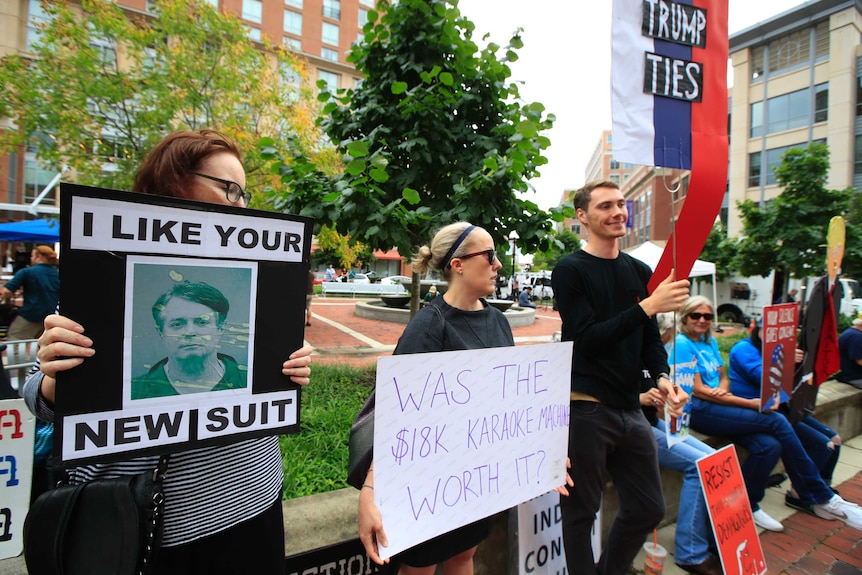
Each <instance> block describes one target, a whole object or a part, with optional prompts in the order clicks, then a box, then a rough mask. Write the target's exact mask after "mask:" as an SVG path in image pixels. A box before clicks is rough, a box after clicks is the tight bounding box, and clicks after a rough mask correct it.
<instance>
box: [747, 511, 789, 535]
mask: <svg viewBox="0 0 862 575" xmlns="http://www.w3.org/2000/svg"><path fill="white" fill-rule="evenodd" d="M752 515H753V516H754V524H755V525H757V526H758V527H762V528H764V529H766V530H767V531H778V532H781V531H784V525H782V524H781V523H779V522H778V521H776V520H775V519H773V518H772V517H770V516H769V515H768V514H767V513H766V511H764V510H763V509H758V510H757V511H755V512H754V513H753V514H752Z"/></svg>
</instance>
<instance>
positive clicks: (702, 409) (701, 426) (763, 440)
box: [691, 397, 832, 511]
mask: <svg viewBox="0 0 862 575" xmlns="http://www.w3.org/2000/svg"><path fill="white" fill-rule="evenodd" d="M691 426H692V427H693V428H694V429H696V430H697V431H699V432H701V433H706V434H708V435H722V436H724V437H728V438H730V439H731V440H733V442H734V443H739V444H740V445H742V446H743V447H745V448H746V449H748V451H749V452H750V455H749V457H748V459H746V460H745V463H743V464H742V476H743V477H744V478H745V488H746V491H748V499H749V501H750V502H751V508H752V510H754V511H756V510H757V509H758V508H759V503H760V501H761V500H762V499H763V494H764V492H765V490H766V482H767V480H768V479H769V474H770V473H771V472H772V469H773V468H774V467H775V464H776V463H777V462H778V455H780V456H781V460H782V461H783V462H784V469H785V470H786V471H787V475H789V476H790V481H792V482H793V487H794V489H796V492H797V493H798V494H799V497H800V499H802V500H803V501H804V502H805V503H809V504H813V503H825V502H826V501H829V499H830V498H831V497H832V489H830V488H829V486H828V485H826V483H825V482H824V481H823V479H822V478H821V477H820V471H819V470H818V469H817V466H816V465H815V464H814V462H813V461H811V458H810V457H808V454H807V453H806V452H805V448H804V447H803V446H802V442H801V441H799V437H798V436H797V435H796V432H795V431H794V430H793V426H791V425H790V422H789V421H787V418H786V417H784V415H782V414H781V413H779V412H777V411H771V412H767V413H761V412H760V411H755V410H753V409H747V408H745V407H736V406H731V405H721V404H718V403H713V402H711V401H706V400H704V399H700V398H698V397H695V398H693V399H692V402H691ZM752 460H753V461H752Z"/></svg>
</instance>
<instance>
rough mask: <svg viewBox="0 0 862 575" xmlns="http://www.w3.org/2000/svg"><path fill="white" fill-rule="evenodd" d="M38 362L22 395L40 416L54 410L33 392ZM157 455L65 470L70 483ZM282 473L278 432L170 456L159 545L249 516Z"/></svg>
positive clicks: (273, 491)
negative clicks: (275, 434) (67, 472)
mask: <svg viewBox="0 0 862 575" xmlns="http://www.w3.org/2000/svg"><path fill="white" fill-rule="evenodd" d="M38 369H39V366H38V364H37V365H36V367H35V368H34V370H33V371H32V372H31V373H30V375H29V376H28V377H27V381H26V383H25V384H24V399H25V401H26V402H27V405H28V406H29V408H30V410H31V411H33V413H34V414H35V415H36V416H37V417H39V418H41V419H44V420H46V421H53V420H54V411H53V409H52V407H51V406H50V405H48V404H47V403H46V402H45V400H44V399H43V398H42V396H41V395H40V394H39V388H40V386H41V383H42V377H43V374H42V372H41V371H39V370H38ZM157 463H158V457H157V456H151V457H140V458H137V459H132V460H129V461H121V462H112V463H97V464H92V465H84V466H81V467H75V468H72V469H70V470H69V476H70V480H71V482H72V483H82V482H86V481H92V480H94V479H109V478H113V477H121V476H126V475H136V474H139V473H144V472H146V471H152V470H153V469H154V468H155V467H156V464H157ZM283 476H284V473H283V470H282V467H281V451H280V449H279V445H278V437H262V438H255V439H248V440H245V441H239V442H236V443H231V444H229V445H220V446H213V447H204V448H201V449H192V450H189V451H182V452H179V453H174V454H172V455H171V458H170V461H169V462H168V471H167V476H166V478H165V480H164V484H163V487H164V493H165V512H164V534H163V536H162V546H164V547H172V546H175V545H182V544H184V543H189V542H191V541H195V540H196V539H200V538H202V537H207V536H209V535H213V534H214V533H218V532H220V531H224V530H225V529H229V528H231V527H233V526H235V525H237V524H239V523H241V522H243V521H247V520H249V519H252V518H254V517H256V516H258V515H260V514H261V513H263V512H264V511H265V510H266V509H268V508H269V507H270V506H271V505H272V504H273V502H274V501H276V500H277V499H279V498H280V497H281V491H282V483H283V479H284V477H283Z"/></svg>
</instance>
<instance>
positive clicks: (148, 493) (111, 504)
mask: <svg viewBox="0 0 862 575" xmlns="http://www.w3.org/2000/svg"><path fill="white" fill-rule="evenodd" d="M169 457H170V456H169V455H162V456H161V457H159V462H158V465H157V466H156V468H155V469H153V470H152V471H148V472H146V473H141V474H139V475H130V476H128V477H119V478H116V479H97V480H95V481H90V482H87V483H80V484H76V485H68V484H64V485H61V486H59V487H57V488H55V489H52V490H50V491H46V492H45V493H43V494H42V495H40V496H39V497H38V498H37V499H36V501H35V502H34V503H33V505H32V506H31V508H30V512H29V514H28V515H27V518H26V519H25V521H24V559H25V561H26V563H27V571H28V572H29V573H30V575H79V574H80V575H95V574H97V573H111V574H113V575H133V574H143V573H146V572H147V569H148V568H149V566H150V559H151V557H152V553H153V550H155V549H156V548H158V546H159V544H160V543H161V535H162V525H163V523H162V512H163V510H164V500H165V498H164V493H163V492H162V481H163V480H164V478H165V473H166V471H167V466H168V459H169Z"/></svg>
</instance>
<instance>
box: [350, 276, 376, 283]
mask: <svg viewBox="0 0 862 575" xmlns="http://www.w3.org/2000/svg"><path fill="white" fill-rule="evenodd" d="M348 281H352V282H353V283H355V284H370V283H371V280H370V279H368V276H367V275H365V274H354V276H353V279H352V280H348Z"/></svg>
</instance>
